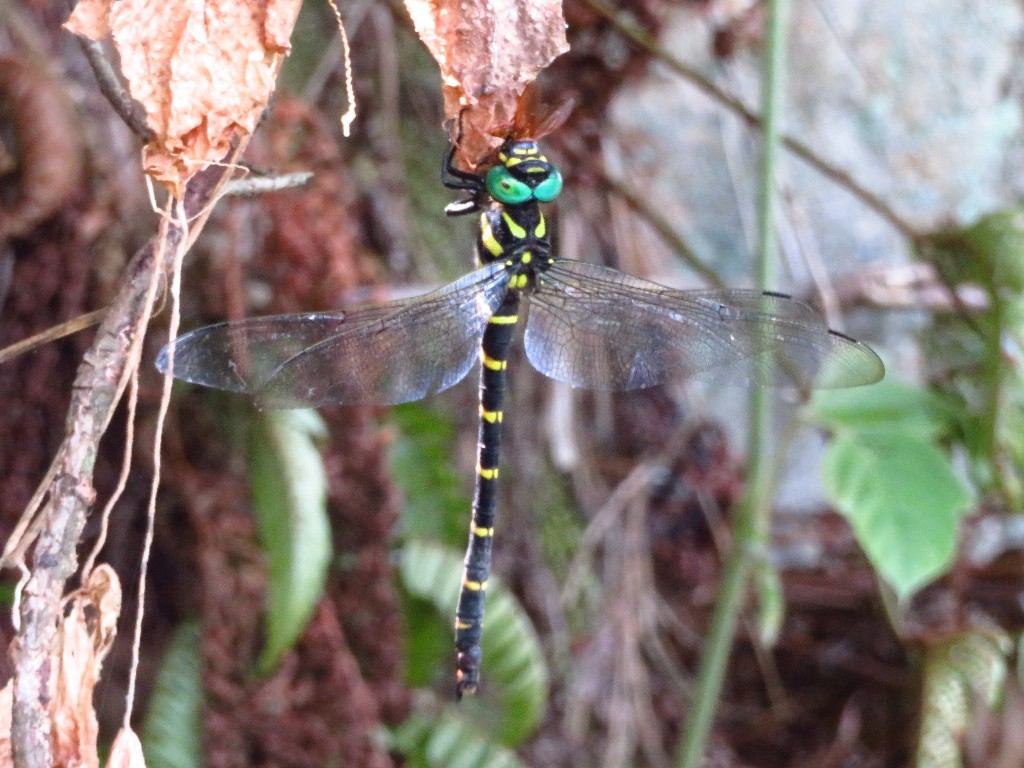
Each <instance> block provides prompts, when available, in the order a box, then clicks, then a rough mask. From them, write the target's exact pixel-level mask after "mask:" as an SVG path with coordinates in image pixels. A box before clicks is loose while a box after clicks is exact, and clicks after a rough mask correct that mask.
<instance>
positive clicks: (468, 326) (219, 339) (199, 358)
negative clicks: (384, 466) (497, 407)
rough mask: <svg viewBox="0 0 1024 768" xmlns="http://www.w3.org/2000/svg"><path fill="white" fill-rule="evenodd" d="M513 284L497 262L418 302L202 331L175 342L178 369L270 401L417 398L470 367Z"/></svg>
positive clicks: (163, 356) (182, 375)
mask: <svg viewBox="0 0 1024 768" xmlns="http://www.w3.org/2000/svg"><path fill="white" fill-rule="evenodd" d="M507 283H508V275H507V274H506V272H505V271H504V267H503V265H501V264H491V265H488V266H486V267H483V268H481V269H478V270H476V271H475V272H472V273H470V274H469V275H466V276H465V277H463V278H462V279H460V280H457V281H456V282H454V283H451V284H449V285H447V286H445V287H444V288H441V289H439V290H437V291H435V292H433V293H429V294H426V295H424V296H418V297H415V298H412V299H407V300H402V301H395V302H389V303H386V304H376V305H371V306H368V307H361V308H357V309H354V310H352V311H347V312H333V313H315V314H301V315H277V316H272V317H261V318H253V319H249V320H240V321H236V322H229V323H220V324H218V325H211V326H207V327H205V328H199V329H198V330H195V331H192V332H191V333H187V334H185V335H184V336H181V337H179V338H178V339H177V340H176V341H175V342H174V376H175V377H176V378H179V379H184V380H185V381H190V382H193V383H195V384H202V385H204V386H207V387H213V388H215V389H226V390H230V391H233V392H242V393H245V394H249V395H252V396H254V397H255V398H256V401H257V403H258V404H259V405H260V407H265V408H296V407H304V406H318V405H327V404H331V403H347V404H353V403H366V404H378V405H388V404H394V403H403V402H408V401H410V400H418V399H420V398H423V397H426V396H427V395H430V394H433V393H435V392H441V391H443V390H445V389H447V388H448V387H451V386H452V385H454V384H456V383H457V382H459V381H460V380H461V379H462V378H463V377H465V375H466V374H467V373H468V372H469V369H470V368H472V366H473V363H474V361H475V360H476V358H477V355H478V351H479V346H480V339H481V337H482V336H483V332H484V328H485V327H486V324H487V318H489V317H490V316H491V314H492V313H493V312H494V310H495V309H497V307H498V305H499V304H500V303H501V299H502V297H503V296H504V294H505V290H506V284H507ZM167 354H168V349H167V348H164V350H163V351H161V352H160V355H159V357H158V358H157V367H158V368H159V369H160V370H161V371H163V370H165V369H166V367H167Z"/></svg>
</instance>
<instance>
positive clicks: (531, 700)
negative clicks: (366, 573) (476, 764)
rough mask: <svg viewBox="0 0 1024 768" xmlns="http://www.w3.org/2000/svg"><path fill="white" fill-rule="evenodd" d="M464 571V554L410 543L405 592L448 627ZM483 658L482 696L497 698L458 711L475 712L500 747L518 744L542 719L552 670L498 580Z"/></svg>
mask: <svg viewBox="0 0 1024 768" xmlns="http://www.w3.org/2000/svg"><path fill="white" fill-rule="evenodd" d="M462 568H463V565H462V555H461V553H459V552H457V551H454V550H452V549H449V548H446V547H443V546H441V545H439V544H434V543H431V542H426V541H421V540H411V541H409V542H408V543H407V544H406V545H405V547H403V549H402V556H401V574H402V580H403V582H404V584H405V587H406V589H407V590H408V591H409V592H410V593H412V594H413V595H416V596H418V597H420V598H423V599H425V600H430V601H431V602H432V603H433V604H434V605H435V607H436V608H437V610H438V611H440V612H441V613H442V614H443V615H444V616H445V617H446V618H448V620H449V621H448V626H451V623H450V622H451V618H452V617H454V614H455V606H456V604H457V602H458V599H459V590H460V588H461V586H462ZM449 631H450V630H449ZM452 637H453V635H452V634H449V638H452ZM448 642H449V645H448V648H449V653H448V656H447V659H448V661H447V664H448V669H446V670H445V672H446V673H447V674H448V675H451V676H452V677H451V678H450V679H451V681H452V682H451V687H452V689H454V685H455V683H454V677H453V675H454V659H455V653H454V650H452V646H451V645H450V643H451V639H449V641H448ZM483 654H484V655H483V664H482V665H481V678H482V680H483V684H482V686H481V690H482V692H484V693H485V694H493V695H483V696H474V697H470V698H467V699H466V700H464V701H463V702H462V705H461V707H460V710H464V711H466V712H471V711H474V712H476V713H477V714H478V715H479V720H480V722H481V723H486V724H487V726H488V728H489V729H490V731H491V732H492V733H493V734H494V736H495V738H496V739H497V740H498V741H499V742H500V743H502V744H506V745H509V746H512V745H515V744H518V743H520V742H521V741H523V740H524V739H526V738H527V737H528V736H529V735H530V734H532V733H533V731H534V730H535V729H536V728H537V725H538V723H539V722H540V718H541V716H542V715H543V714H544V706H545V704H546V702H547V695H548V669H547V664H546V663H545V661H544V655H543V653H542V652H541V648H540V642H539V640H538V639H537V634H536V632H535V631H534V629H533V625H532V624H530V620H529V619H528V618H527V616H526V613H525V612H524V611H523V609H522V607H521V606H520V605H519V603H518V602H517V601H516V599H515V598H514V597H513V596H512V594H511V593H510V592H509V591H508V590H507V589H506V587H505V586H504V585H503V584H502V583H501V580H500V579H499V578H497V577H495V576H492V577H491V579H490V580H489V581H488V582H487V614H486V623H485V624H484V636H483ZM488 707H490V708H491V709H490V710H488Z"/></svg>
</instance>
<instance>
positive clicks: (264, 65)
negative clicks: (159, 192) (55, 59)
mask: <svg viewBox="0 0 1024 768" xmlns="http://www.w3.org/2000/svg"><path fill="white" fill-rule="evenodd" d="M299 5H300V2H299V0H206V1H205V2H197V1H192V2H174V3H153V2H151V1H150V0H118V1H117V2H114V1H113V0H81V2H79V4H78V5H77V6H76V7H75V10H74V13H72V15H71V18H70V19H68V22H67V24H66V26H67V28H68V29H69V30H71V31H72V32H74V33H76V34H81V35H86V36H88V37H91V38H93V39H100V38H103V37H106V36H107V35H108V34H109V35H111V36H112V37H113V40H114V46H115V47H116V48H117V51H118V53H119V54H120V58H121V69H122V72H123V73H124V76H125V79H126V80H127V81H128V86H129V89H130V91H131V94H132V97H133V98H134V99H135V100H136V101H138V102H139V103H140V104H142V106H143V107H144V108H145V110H146V120H147V123H148V124H149V126H150V128H152V130H153V132H154V137H153V139H152V140H151V141H150V142H149V143H148V144H147V145H146V146H145V147H144V148H143V165H144V167H145V170H146V173H148V174H149V175H150V176H152V177H153V178H154V179H156V180H157V181H160V182H161V183H163V184H164V185H165V186H167V187H168V188H169V189H170V190H171V192H172V193H174V194H175V195H177V196H179V197H180V196H181V194H182V192H183V190H184V185H185V183H186V182H187V181H188V180H189V179H190V178H191V177H192V176H193V175H194V174H195V173H197V172H198V171H200V170H202V169H203V168H205V167H206V166H208V165H209V164H210V163H214V162H217V161H219V160H221V159H222V158H223V157H224V156H225V155H226V154H227V153H228V151H229V149H230V147H231V143H232V142H233V141H234V140H236V139H238V138H240V137H243V136H247V135H249V134H251V133H252V131H253V130H254V129H255V127H256V122H257V120H258V119H259V117H260V114H261V113H262V111H263V109H264V107H266V104H267V101H268V100H269V99H270V94H271V93H272V92H273V90H274V82H275V80H276V77H277V71H278V69H279V67H280V64H281V60H282V58H283V57H284V55H285V54H286V53H287V52H288V39H289V37H290V35H291V30H292V27H293V26H294V24H295V18H296V16H297V15H298V10H299Z"/></svg>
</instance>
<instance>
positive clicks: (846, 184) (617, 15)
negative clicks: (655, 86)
mask: <svg viewBox="0 0 1024 768" xmlns="http://www.w3.org/2000/svg"><path fill="white" fill-rule="evenodd" d="M584 2H585V3H586V4H587V5H588V6H590V7H591V8H592V9H593V10H594V11H596V12H597V13H599V14H601V15H602V16H603V17H604V18H606V19H608V21H610V22H611V23H612V25H613V26H614V27H615V28H616V29H617V30H618V31H619V33H620V34H622V36H623V37H625V38H627V39H628V40H629V41H630V42H631V43H633V44H634V45H636V46H637V47H639V48H643V49H644V50H645V51H648V52H650V53H651V54H653V55H654V56H656V57H657V58H658V59H659V60H661V61H662V62H664V63H665V65H666V66H668V67H669V69H671V70H672V71H674V72H675V73H676V74H677V75H679V76H680V77H682V78H683V79H684V80H686V81H687V82H689V83H691V84H692V85H694V86H696V87H697V88H698V89H699V90H701V91H703V92H704V93H705V94H706V95H707V96H709V97H710V98H712V99H714V100H715V101H717V102H718V103H719V104H721V105H722V106H723V107H725V108H726V109H728V110H730V111H731V112H733V113H734V114H736V115H737V116H739V117H741V118H742V119H743V120H744V121H745V122H746V123H747V124H749V125H751V126H753V127H755V128H760V127H761V124H762V118H761V116H760V115H758V114H756V113H754V112H753V111H751V110H749V109H747V107H746V106H745V105H744V104H743V102H741V101H740V100H739V99H737V98H736V97H735V96H732V95H731V94H729V93H726V92H725V91H724V90H723V89H722V88H720V87H719V86H717V85H715V83H713V82H712V81H711V80H709V79H708V78H707V77H705V76H704V75H703V74H701V73H700V72H698V71H697V70H696V69H694V68H693V67H691V66H689V65H688V64H686V63H685V62H683V61H681V60H679V59H677V58H676V57H675V56H673V55H672V54H671V53H669V52H668V51H666V50H665V49H664V48H662V47H661V46H659V45H658V44H657V42H656V41H655V40H654V39H653V38H652V37H651V36H650V35H648V34H647V32H646V31H645V30H643V29H641V28H640V27H639V26H638V25H637V23H636V21H635V20H634V19H633V18H632V17H631V16H630V15H629V14H627V13H626V12H624V11H620V10H618V9H617V8H614V7H613V6H611V5H609V4H608V3H607V2H606V0H584ZM779 140H780V142H781V144H782V146H784V147H785V148H786V149H788V150H789V151H790V152H792V153H793V154H794V155H796V156H797V157H799V158H800V159H801V160H803V161H804V162H805V163H807V164H808V165H809V166H811V167H812V168H814V169H815V170H816V171H818V172H819V173H820V174H821V175H822V176H824V177H825V178H827V179H829V180H830V181H832V182H833V183H835V184H837V185H839V186H841V187H842V188H843V189H845V190H846V191H847V192H849V193H850V194H851V195H853V196H854V197H856V198H857V199H858V200H860V201H861V202H862V203H864V205H866V206H867V207H868V208H870V209H871V210H873V211H874V212H875V213H877V214H878V215H879V216H880V217H882V218H883V219H884V220H885V221H887V222H888V223H889V224H890V225H891V226H892V227H893V228H894V229H895V230H896V231H898V232H899V233H900V234H901V235H903V236H904V237H906V238H907V239H908V240H912V241H917V240H918V239H919V238H920V232H918V230H917V229H916V228H915V227H914V226H913V225H912V224H910V222H908V221H907V220H906V219H904V218H903V217H902V216H900V215H899V214H898V213H896V211H894V210H893V209H892V208H891V207H890V206H889V204H888V203H886V202H885V200H883V199H882V198H881V197H879V196H878V195H876V194H875V193H874V192H871V191H870V190H868V189H867V188H866V187H863V186H861V184H860V183H859V182H857V181H856V180H855V179H854V178H853V177H852V176H851V175H850V174H849V173H847V172H846V171H844V170H843V169H841V168H839V167H838V166H835V165H833V164H832V163H830V162H828V161H827V160H825V159H823V158H822V157H821V156H819V155H818V154H817V153H815V152H814V150H812V149H811V148H810V147H809V146H807V145H806V144H804V143H803V142H801V141H799V140H797V139H794V138H793V137H792V136H787V135H785V134H783V135H781V136H780V138H779Z"/></svg>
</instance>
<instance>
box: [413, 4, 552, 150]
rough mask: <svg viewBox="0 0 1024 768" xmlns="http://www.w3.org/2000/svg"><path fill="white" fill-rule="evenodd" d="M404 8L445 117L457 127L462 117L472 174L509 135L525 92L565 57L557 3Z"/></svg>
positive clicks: (461, 147)
mask: <svg viewBox="0 0 1024 768" xmlns="http://www.w3.org/2000/svg"><path fill="white" fill-rule="evenodd" d="M405 7H406V8H407V9H408V11H409V15H410V16H411V17H412V20H413V24H414V25H415V27H416V32H417V34H419V36H420V39H422V40H423V42H424V43H425V44H426V46H427V48H429V49H430V52H431V54H433V56H434V58H435V59H436V60H437V63H438V65H439V66H440V67H441V81H442V84H443V90H444V112H445V116H446V117H447V118H448V119H449V120H452V121H455V123H456V124H457V123H458V121H459V120H460V115H461V131H462V136H461V140H460V142H459V157H460V159H461V161H462V162H463V164H465V165H466V166H467V167H470V168H475V167H476V166H477V165H478V164H480V163H481V162H482V161H483V160H484V159H485V158H487V156H488V155H489V154H491V152H492V151H493V150H494V149H495V148H496V147H498V146H499V145H500V144H501V142H502V141H504V139H505V137H506V136H507V135H508V133H509V130H510V128H511V126H512V122H513V119H514V117H515V114H516V106H517V104H518V102H519V97H520V96H521V95H522V93H523V91H524V89H525V88H526V86H527V85H529V84H530V83H532V82H533V80H534V79H535V78H536V77H537V74H538V73H539V72H540V71H541V70H542V69H544V67H546V66H547V65H548V64H550V63H551V61H552V60H554V59H555V58H556V57H557V56H560V55H561V54H563V53H565V52H566V51H567V50H569V45H568V43H567V42H566V39H565V19H564V18H563V16H562V3H561V0H405ZM456 130H457V129H456Z"/></svg>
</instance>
